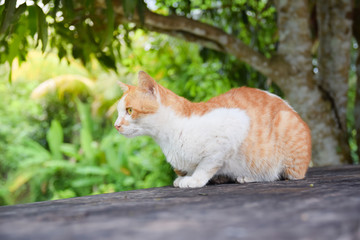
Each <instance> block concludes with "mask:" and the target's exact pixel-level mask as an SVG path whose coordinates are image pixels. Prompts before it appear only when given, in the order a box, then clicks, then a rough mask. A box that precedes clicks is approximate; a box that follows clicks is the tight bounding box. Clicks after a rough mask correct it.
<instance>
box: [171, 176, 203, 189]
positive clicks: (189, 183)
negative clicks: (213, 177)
mask: <svg viewBox="0 0 360 240" xmlns="http://www.w3.org/2000/svg"><path fill="white" fill-rule="evenodd" d="M175 181H176V180H175ZM207 182H208V181H207V180H206V179H198V178H194V177H190V176H186V177H182V179H180V180H179V187H180V188H200V187H203V186H205V185H206V183H207Z"/></svg>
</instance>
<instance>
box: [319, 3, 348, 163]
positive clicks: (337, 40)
mask: <svg viewBox="0 0 360 240" xmlns="http://www.w3.org/2000/svg"><path fill="white" fill-rule="evenodd" d="M316 6H317V20H318V26H319V34H318V36H319V48H318V66H319V74H318V81H319V85H320V86H321V89H322V90H323V92H324V94H325V96H326V97H327V98H328V99H329V101H330V102H331V104H332V109H333V112H334V115H335V119H336V122H337V127H338V128H339V129H340V136H339V137H340V138H341V140H342V141H341V142H340V143H341V150H342V152H343V153H344V155H346V156H347V158H349V157H348V156H350V148H349V144H348V141H347V139H348V136H347V125H346V109H347V93H348V78H349V76H348V75H349V74H348V73H349V69H350V51H351V38H352V9H353V8H352V0H318V2H317V5H316Z"/></svg>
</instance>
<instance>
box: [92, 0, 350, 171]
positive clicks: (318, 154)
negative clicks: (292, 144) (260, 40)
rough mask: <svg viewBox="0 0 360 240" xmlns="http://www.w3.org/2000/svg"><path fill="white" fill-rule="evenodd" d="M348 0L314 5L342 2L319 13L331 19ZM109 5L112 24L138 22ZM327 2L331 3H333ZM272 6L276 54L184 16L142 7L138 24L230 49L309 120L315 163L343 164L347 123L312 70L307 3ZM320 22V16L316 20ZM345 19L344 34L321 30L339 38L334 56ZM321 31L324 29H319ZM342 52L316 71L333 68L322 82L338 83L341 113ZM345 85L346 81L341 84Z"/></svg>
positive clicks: (279, 1) (287, 0)
mask: <svg viewBox="0 0 360 240" xmlns="http://www.w3.org/2000/svg"><path fill="white" fill-rule="evenodd" d="M333 2H334V3H333ZM349 2H350V0H338V1H337V0H331V1H330V2H329V3H327V2H326V1H319V2H318V4H325V5H330V6H331V7H332V8H333V7H336V6H338V4H345V5H346V6H342V7H341V8H340V10H337V11H336V10H334V13H329V14H333V15H331V16H329V15H326V14H324V19H327V18H330V19H331V18H333V17H336V18H343V17H344V14H345V16H346V17H347V14H348V5H349ZM113 4H114V11H115V14H116V21H117V24H121V23H123V22H133V23H136V24H139V25H140V18H139V16H138V15H137V14H136V13H135V14H134V15H133V16H132V18H131V19H128V18H126V17H125V14H124V11H123V7H122V5H121V2H119V1H113ZM331 4H334V6H333V5H331ZM98 5H99V6H100V7H101V6H102V7H105V6H104V2H103V1H100V0H99V1H98ZM275 5H276V8H277V12H278V29H279V43H280V44H279V49H278V54H276V55H274V56H273V57H272V58H270V59H269V58H266V57H265V56H264V55H262V54H260V53H259V52H257V51H255V50H254V49H252V48H250V47H249V46H247V45H246V44H244V43H243V42H242V41H241V40H239V39H237V38H236V37H234V36H232V35H230V34H227V33H226V32H224V31H223V30H221V29H219V28H216V27H214V26H211V25H209V24H205V23H202V22H199V21H196V20H193V19H189V18H186V17H181V16H164V15H160V14H156V13H154V12H151V11H149V10H145V13H144V15H145V22H144V25H143V27H144V28H147V29H149V30H152V31H156V32H160V33H165V34H168V35H171V36H175V37H180V38H183V39H185V40H187V41H191V42H197V43H199V44H201V45H203V46H206V47H208V48H212V49H215V50H217V51H222V52H226V53H229V54H232V55H234V56H235V57H237V59H239V60H240V61H244V62H246V63H248V64H249V65H250V66H252V67H253V68H254V69H256V70H258V71H259V72H261V73H262V74H263V75H265V76H267V77H268V78H270V79H271V80H272V81H274V82H275V83H277V84H278V85H279V86H280V87H281V88H282V90H283V91H284V92H285V94H286V97H287V99H288V100H289V102H290V104H291V105H293V106H294V108H295V109H296V110H297V111H298V112H299V114H300V115H301V116H302V117H303V118H304V120H305V121H306V122H307V123H308V124H309V126H310V129H311V130H312V141H313V163H314V165H318V166H324V165H338V164H341V163H344V162H346V161H348V160H349V158H347V157H348V155H347V154H345V153H346V152H348V150H346V149H345V151H339V150H340V149H341V148H339V146H341V147H342V148H343V149H344V144H343V142H344V138H343V136H344V135H343V133H342V131H343V130H344V129H342V128H341V126H345V128H346V124H345V125H344V124H343V123H341V120H340V121H336V120H337V119H339V113H338V112H337V111H333V109H334V101H330V100H329V98H326V96H324V94H323V91H321V87H320V88H319V86H318V84H317V82H316V80H315V77H314V74H313V72H312V55H311V48H312V42H311V38H310V26H309V9H308V2H307V1H291V0H276V1H275ZM324 8H325V7H324ZM339 21H340V20H339ZM322 23H323V21H321V24H322ZM330 23H331V20H330ZM337 24H340V23H337ZM344 24H345V25H344V26H346V29H341V34H345V33H346V34H345V35H346V36H344V37H341V36H338V35H339V34H340V33H339V34H338V33H336V34H333V35H331V34H330V35H325V37H327V38H324V39H323V41H330V44H331V43H332V44H337V43H339V45H341V46H337V48H336V51H335V50H334V51H330V53H329V54H330V55H331V56H337V53H338V51H349V48H348V46H349V44H350V43H349V42H348V43H343V42H345V41H348V38H349V34H350V35H351V29H350V30H349V29H348V27H349V26H350V25H349V24H351V19H350V20H349V19H348V18H346V20H344ZM336 27H337V28H338V27H339V26H338V25H336ZM341 28H342V27H341ZM324 32H326V31H325V30H324ZM349 32H350V33H349ZM333 42H335V43H333ZM342 44H343V45H342ZM330 47H331V46H330ZM325 53H327V52H326V51H325V49H324V53H321V54H322V56H323V59H325V58H326V56H324V54H325ZM347 54H349V53H348V52H346V53H343V56H342V58H341V59H342V60H339V61H335V63H334V64H335V67H333V66H332V65H327V64H326V63H325V62H324V67H322V68H321V71H327V70H328V69H329V68H331V70H333V72H334V73H336V75H335V76H331V77H332V78H331V79H330V78H329V80H321V81H323V82H325V83H327V84H328V86H329V87H328V88H329V89H331V90H336V89H337V88H338V87H337V86H338V85H341V91H340V92H339V93H336V91H333V92H334V93H333V95H331V96H333V98H334V99H335V98H337V97H341V99H340V101H339V103H337V105H336V106H335V107H337V106H338V107H339V109H341V110H339V111H341V114H342V113H343V112H344V108H341V107H342V106H344V104H345V105H346V96H345V97H344V92H345V91H347V89H346V87H345V88H343V86H342V84H344V81H345V79H344V78H345V77H346V76H347V74H346V73H345V69H346V68H347V66H348V65H347V66H343V65H344V64H345V65H346V64H348V62H346V61H345V60H344V58H345V57H346V56H347ZM335 60H336V59H335ZM337 64H341V66H337ZM332 68H333V69H332ZM328 75H329V74H328ZM328 75H326V73H324V74H323V75H321V76H322V77H321V79H327V76H328ZM330 75H331V74H330ZM337 76H340V77H341V80H340V82H338V80H337ZM332 81H334V82H335V83H334V85H332V84H329V83H332ZM345 85H346V86H347V84H346V83H345ZM339 88H340V87H339ZM326 89H327V88H326ZM330 99H331V98H330ZM336 109H337V108H336ZM345 131H346V129H345Z"/></svg>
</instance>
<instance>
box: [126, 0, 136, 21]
mask: <svg viewBox="0 0 360 240" xmlns="http://www.w3.org/2000/svg"><path fill="white" fill-rule="evenodd" d="M136 5H137V1H135V0H123V6H124V13H125V17H127V18H131V17H132V16H133V15H134V12H135V9H136Z"/></svg>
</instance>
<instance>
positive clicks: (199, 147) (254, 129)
mask: <svg viewBox="0 0 360 240" xmlns="http://www.w3.org/2000/svg"><path fill="white" fill-rule="evenodd" d="M138 78H139V84H138V86H137V87H135V86H131V85H127V84H124V83H119V84H120V86H121V87H122V89H123V90H124V95H123V96H122V98H121V99H120V101H119V103H118V107H117V110H118V118H117V120H116V122H115V127H116V129H117V130H118V131H119V132H120V133H121V134H123V135H124V136H126V137H135V136H140V135H149V136H151V137H152V138H153V139H154V140H155V141H156V142H157V143H158V144H159V145H160V147H161V149H162V151H163V152H164V154H165V156H166V159H167V161H168V162H169V163H170V164H171V165H172V166H173V168H174V169H176V172H182V173H186V175H185V176H178V178H176V180H175V181H174V186H175V187H180V188H196V187H203V186H204V185H206V184H207V183H208V181H209V180H210V179H211V178H213V177H215V176H227V177H228V178H231V179H233V180H235V181H237V182H239V183H246V182H261V181H275V180H278V179H280V178H286V179H302V178H304V177H305V173H306V171H307V169H308V165H309V163H310V160H311V137H310V130H309V128H308V126H307V125H306V123H305V122H304V121H303V120H302V119H301V118H300V117H299V115H298V114H297V113H296V112H295V111H294V110H293V109H292V108H291V107H290V106H289V105H288V104H287V103H286V102H285V101H283V100H282V99H281V98H279V97H277V96H276V95H273V94H271V93H268V92H265V91H262V90H259V89H253V88H248V87H241V88H236V89H232V90H230V91H228V92H227V93H225V94H222V95H220V96H217V97H214V98H212V99H210V100H209V101H207V102H200V103H192V102H190V101H188V100H186V99H185V98H182V97H180V96H177V95H176V94H175V93H173V92H171V91H170V90H168V89H166V88H164V87H163V86H161V85H159V84H158V83H156V82H155V81H154V80H153V79H152V78H151V77H150V76H149V75H148V74H146V73H145V72H142V71H141V72H139V76H138Z"/></svg>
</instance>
